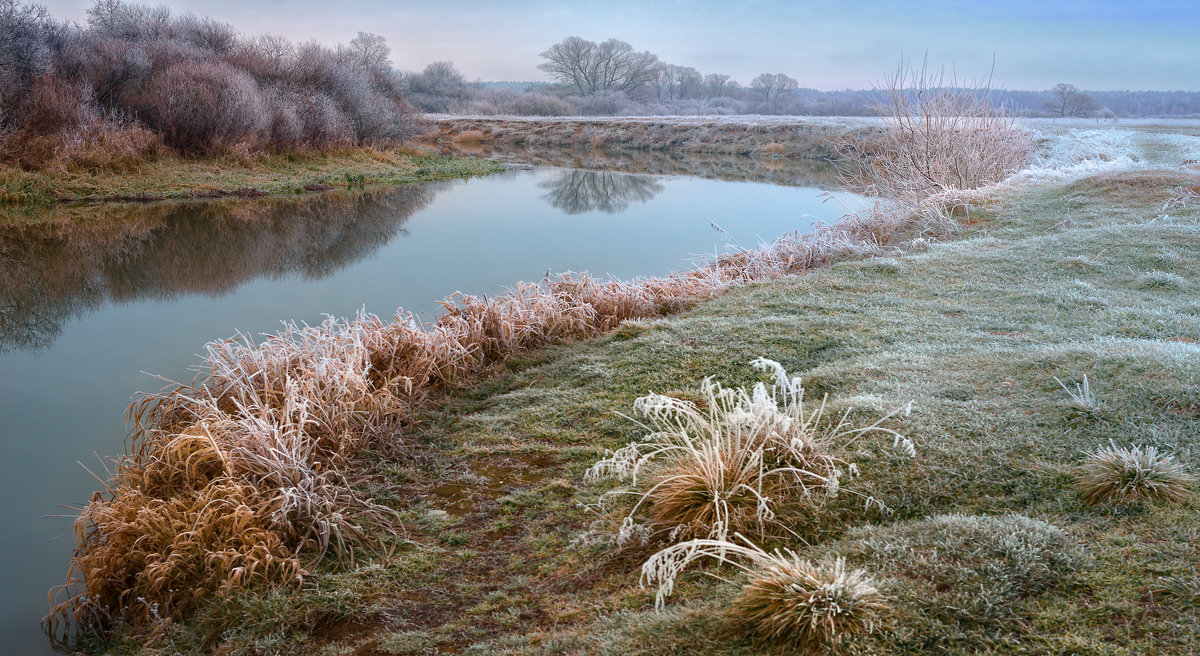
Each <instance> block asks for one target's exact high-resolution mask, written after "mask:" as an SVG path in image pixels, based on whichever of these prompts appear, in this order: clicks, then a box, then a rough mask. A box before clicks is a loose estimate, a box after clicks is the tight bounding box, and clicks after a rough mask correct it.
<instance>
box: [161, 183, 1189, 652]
mask: <svg viewBox="0 0 1200 656" xmlns="http://www.w3.org/2000/svg"><path fill="white" fill-rule="evenodd" d="M1198 193H1200V175H1197V174H1196V173H1195V172H1189V171H1187V170H1179V171H1131V172H1121V173H1112V174H1105V175H1101V176H1096V177H1089V178H1084V179H1079V180H1061V181H1057V182H1053V183H1046V184H1039V185H1033V186H1027V187H1023V188H1020V189H1019V190H1010V191H1008V192H1005V193H1002V194H999V195H997V196H996V197H995V199H994V200H995V202H994V203H992V204H991V205H990V206H989V207H987V208H983V209H979V210H978V211H977V212H975V213H974V214H973V215H972V222H971V225H968V226H963V227H962V228H961V230H962V231H961V232H960V233H959V234H958V236H957V239H955V240H953V241H950V242H946V243H942V244H935V245H933V246H932V247H931V248H930V249H929V250H927V251H924V252H920V253H911V254H908V255H906V256H904V257H900V258H876V259H870V260H865V261H861V262H847V263H841V264H835V265H833V266H831V267H829V268H826V269H822V270H817V271H813V272H810V273H808V274H806V275H802V276H793V277H786V278H781V279H778V280H775V281H773V282H770V283H767V284H761V285H755V286H751V287H747V288H741V289H735V290H732V291H730V292H727V293H725V294H724V295H722V296H721V297H719V298H717V299H715V300H712V301H709V302H707V303H704V304H701V305H700V306H698V307H696V308H694V309H692V310H690V311H687V312H685V313H683V314H681V315H679V316H675V317H669V318H658V319H652V320H639V321H633V322H627V323H626V324H625V325H624V326H623V327H621V328H619V329H618V330H616V331H615V332H612V333H609V334H607V335H605V336H603V337H601V338H599V339H596V340H592V341H588V342H583V343H576V344H571V345H567V346H551V347H548V348H545V349H542V350H540V351H537V352H534V353H531V354H528V355H525V356H522V357H520V358H519V359H516V360H513V361H510V362H509V363H507V364H506V365H505V367H504V371H503V372H502V373H501V375H499V376H498V377H496V378H494V379H492V380H490V381H488V382H485V383H483V384H480V385H478V386H475V387H474V388H472V389H470V390H466V391H463V392H461V393H459V394H456V395H455V396H454V397H453V398H449V399H446V400H445V401H444V402H443V403H441V404H439V405H438V406H436V407H434V408H432V409H430V410H429V411H428V412H427V413H425V414H423V415H422V419H421V421H420V422H419V423H418V424H417V426H418V427H419V428H417V429H415V430H414V431H413V432H412V433H411V434H410V435H409V437H408V439H406V440H405V444H406V445H408V446H409V448H411V449H413V451H412V452H411V453H410V454H409V456H408V457H406V458H404V459H402V460H400V461H396V460H387V459H382V460H378V461H376V463H375V465H374V467H373V470H374V471H375V472H377V474H378V476H379V479H378V482H377V483H376V484H375V485H374V486H373V487H372V489H373V490H375V492H374V494H375V495H376V497H375V498H377V499H379V500H383V501H386V502H387V503H388V504H389V505H391V506H392V507H394V508H396V509H397V510H398V511H399V512H400V513H402V517H403V520H404V523H405V526H406V527H408V529H409V533H408V534H407V536H406V541H404V542H403V543H397V544H396V549H397V551H396V552H395V553H394V554H393V555H392V557H391V558H390V559H378V560H373V561H371V562H369V563H363V564H361V565H360V566H358V567H356V568H353V569H351V570H349V571H341V572H337V573H333V572H330V573H328V574H324V575H318V576H317V577H315V578H314V579H312V580H310V581H309V582H308V583H307V584H306V585H305V587H304V588H303V589H301V590H300V591H299V592H283V591H280V592H277V593H273V594H272V595H270V596H268V597H266V598H261V597H250V596H239V597H235V598H232V599H229V600H227V601H225V602H223V603H222V604H218V605H215V606H212V607H210V608H209V609H208V612H207V614H205V615H204V616H202V619H201V620H200V621H199V622H197V623H194V624H192V625H190V626H189V627H187V628H186V629H185V630H183V631H181V632H180V633H178V634H176V635H175V637H174V638H173V640H176V641H177V642H172V643H171V644H173V645H186V644H198V643H196V642H190V641H196V640H200V639H201V637H202V636H203V635H205V633H204V632H205V631H206V630H207V631H211V630H212V627H217V626H229V625H231V621H232V619H233V618H234V617H238V618H240V619H241V622H240V623H239V629H237V630H235V631H233V632H232V633H227V634H225V636H224V638H223V642H222V644H223V648H225V649H229V650H231V651H233V652H235V653H237V652H245V653H253V652H255V651H256V650H262V649H266V650H268V651H269V650H272V649H279V650H281V651H289V650H291V651H294V652H296V653H316V654H338V653H371V654H417V653H453V652H456V651H460V650H462V649H467V648H470V649H471V651H472V653H484V654H544V653H572V654H645V655H647V656H649V655H651V654H662V653H696V652H697V651H703V652H705V653H713V654H753V653H759V652H758V651H757V650H756V648H755V647H754V646H753V645H752V644H751V643H749V642H746V641H744V640H738V639H736V638H735V639H730V637H729V633H728V631H727V628H728V627H727V625H726V622H725V619H724V618H725V609H726V607H727V604H728V603H729V602H730V600H731V599H732V598H733V596H734V595H736V593H737V591H738V589H739V587H740V585H741V584H742V580H741V579H740V577H737V576H735V575H734V574H731V573H729V572H721V574H722V575H723V576H733V580H732V581H730V582H721V581H717V580H713V579H711V578H708V577H705V576H702V575H700V574H693V575H691V576H688V577H685V579H683V580H682V581H681V583H680V585H679V588H678V589H677V591H676V597H677V598H678V599H679V601H678V602H672V603H671V604H669V605H668V608H667V610H666V611H665V612H663V613H657V612H656V611H655V610H654V608H653V606H654V594H653V591H652V590H645V589H640V588H639V586H638V584H637V582H638V578H639V574H638V567H639V566H640V564H641V562H642V560H644V558H645V557H646V555H647V554H648V551H647V547H638V546H636V545H634V546H626V547H624V548H619V547H617V546H615V545H614V544H613V542H612V539H613V536H614V535H615V533H616V530H617V528H618V525H619V523H620V517H619V514H617V515H614V514H611V513H606V512H604V511H603V510H602V509H601V512H597V506H596V500H597V498H598V497H599V496H600V495H601V494H603V493H604V492H605V491H607V490H609V489H611V486H612V484H611V483H586V482H585V481H584V472H585V471H586V470H587V469H588V467H589V466H590V465H592V464H593V463H594V462H596V460H598V459H599V458H601V457H603V456H604V454H605V452H606V451H608V450H611V449H615V448H618V447H620V446H622V445H624V444H625V443H627V442H628V441H629V440H630V439H632V438H633V437H635V436H637V435H639V434H641V429H640V428H639V427H638V426H637V425H635V424H633V423H632V422H630V421H629V420H628V419H625V418H623V417H622V416H620V415H619V414H618V413H628V412H629V411H630V408H631V406H632V404H633V401H634V399H635V398H637V397H638V396H640V395H642V394H644V393H645V392H646V391H648V390H655V391H660V392H664V393H670V394H677V395H681V396H683V397H684V398H693V397H692V396H689V395H692V394H694V390H695V388H696V386H697V385H698V384H699V382H700V381H699V378H700V377H702V376H704V375H716V376H717V377H718V379H719V380H720V381H722V382H724V383H728V384H731V385H732V384H750V383H753V382H755V381H756V380H759V378H758V377H757V376H756V375H755V374H753V373H752V372H751V371H750V370H749V368H748V367H747V366H746V365H747V363H748V362H749V361H750V360H752V359H754V358H756V357H760V356H766V357H770V358H774V359H777V360H779V361H780V362H782V363H783V364H784V365H785V366H786V367H787V368H788V370H789V371H791V372H793V373H795V374H797V375H801V376H803V379H804V381H805V384H806V387H807V388H808V390H809V393H810V394H815V395H816V396H817V398H819V397H820V395H822V394H825V393H828V394H830V395H831V399H832V400H833V402H834V404H835V407H836V408H838V409H841V408H845V407H850V406H854V407H857V408H859V409H860V410H859V411H858V412H859V413H863V414H864V415H865V416H872V415H877V414H879V413H882V412H883V411H885V410H886V409H888V408H892V407H896V406H898V405H901V404H903V403H905V402H907V401H909V400H913V401H915V404H914V411H913V414H912V415H911V416H910V417H908V418H906V419H904V420H902V421H900V422H897V423H896V424H895V427H896V428H898V429H900V430H902V431H903V432H904V433H905V435H906V436H908V437H909V438H910V439H912V440H913V441H914V443H915V444H916V453H917V455H916V456H915V457H913V458H909V457H905V456H903V455H902V454H898V453H897V452H895V451H893V450H892V449H890V448H888V447H889V446H890V445H889V444H871V443H862V444H857V445H855V446H854V447H853V448H850V449H848V450H844V451H839V454H840V455H843V456H844V457H849V458H853V460H854V461H855V462H856V463H858V465H859V466H860V467H861V468H862V476H861V478H859V479H856V480H854V481H851V482H849V483H847V484H846V485H847V487H848V488H849V489H852V490H854V491H856V492H857V493H858V494H866V495H870V496H871V497H872V498H876V499H879V500H882V501H883V502H884V503H886V504H887V507H888V509H887V510H886V511H883V510H880V509H879V508H868V509H864V508H863V505H862V498H861V497H859V496H854V495H846V496H844V497H842V498H841V499H840V500H838V501H835V502H834V503H833V504H832V505H831V506H830V507H828V508H826V509H825V511H823V512H822V513H820V514H819V515H817V516H815V517H814V516H811V515H805V514H804V513H803V512H800V514H799V515H790V516H789V517H791V521H792V522H793V523H791V524H790V526H791V527H792V529H793V530H795V531H797V532H799V533H800V534H801V536H802V537H804V538H805V539H806V540H807V541H808V542H809V545H810V546H803V544H802V543H799V542H797V541H796V540H794V539H790V538H783V539H778V538H777V539H776V540H773V541H770V542H768V543H767V546H768V547H775V546H786V547H789V548H794V549H800V550H801V553H802V554H803V555H805V556H808V557H814V558H828V557H832V556H834V555H844V556H846V557H848V558H849V559H850V562H851V563H852V564H853V566H855V567H864V568H867V569H868V571H883V572H887V575H886V576H884V577H883V578H882V579H881V580H882V581H883V583H882V589H883V590H884V591H885V593H886V594H888V595H889V596H890V598H891V600H892V601H891V603H892V605H893V609H894V615H893V616H892V617H891V619H890V620H889V622H888V624H887V625H886V626H885V627H884V628H883V630H882V631H878V632H876V633H875V634H873V635H872V636H869V637H868V638H866V639H865V640H857V639H856V640H855V642H854V643H852V644H851V647H852V648H853V649H855V650H856V651H855V652H854V653H860V651H858V650H861V653H888V654H908V653H912V654H916V653H928V650H929V649H930V648H931V645H932V646H935V647H936V649H937V650H938V652H939V653H949V654H968V653H997V654H998V653H1012V651H1013V650H1016V649H1019V650H1021V651H1022V653H1030V654H1059V653H1062V652H1063V650H1064V649H1069V650H1072V651H1074V652H1076V653H1095V654H1139V653H1162V654H1179V655H1183V654H1188V653H1191V652H1192V651H1193V650H1194V647H1195V645H1196V644H1197V641H1198V640H1200V634H1198V633H1197V626H1200V607H1198V606H1197V605H1196V604H1195V603H1194V596H1189V595H1194V592H1188V591H1189V590H1194V589H1195V586H1196V585H1197V580H1196V578H1195V577H1196V574H1195V570H1194V564H1195V562H1196V561H1197V559H1200V552H1198V551H1197V548H1198V543H1197V542H1196V540H1195V539H1194V536H1195V535H1196V533H1197V532H1198V531H1200V521H1198V520H1197V517H1198V516H1200V515H1198V514H1197V513H1196V510H1197V507H1198V506H1200V499H1198V498H1197V495H1196V493H1195V492H1193V493H1192V494H1191V495H1190V496H1189V497H1188V498H1187V500H1186V501H1184V502H1183V503H1179V504H1160V505H1153V504H1151V505H1148V506H1141V507H1121V506H1117V507H1104V506H1102V507H1091V506H1087V505H1085V504H1083V503H1082V502H1081V501H1080V498H1079V495H1078V492H1077V491H1076V490H1075V489H1074V481H1075V472H1076V471H1077V468H1078V466H1079V463H1080V461H1081V460H1082V459H1083V457H1084V453H1085V452H1086V451H1089V450H1094V449H1096V448H1098V447H1099V446H1101V445H1103V444H1106V443H1107V441H1108V440H1110V439H1111V440H1113V441H1115V442H1116V443H1118V444H1130V443H1135V444H1152V445H1157V446H1159V447H1161V448H1164V449H1168V450H1170V451H1171V452H1172V453H1174V454H1175V455H1176V457H1177V458H1179V460H1180V461H1181V462H1182V463H1183V464H1184V465H1185V466H1186V467H1188V468H1190V469H1191V470H1192V471H1196V470H1198V469H1200V448H1198V445H1197V443H1196V440H1195V436H1196V435H1197V434H1198V433H1200V413H1197V412H1196V411H1195V406H1196V399H1195V389H1196V387H1195V386H1196V370H1197V369H1196V367H1197V366H1198V365H1197V362H1198V361H1200V351H1198V350H1197V346H1196V344H1197V342H1200V323H1197V321H1196V308H1197V307H1198V303H1200V296H1198V295H1197V293H1196V290H1197V289H1198V288H1200V277H1197V274H1196V272H1195V269H1194V268H1193V267H1191V266H1190V265H1189V263H1191V262H1194V261H1196V258H1198V257H1200V202H1197V196H1196V194H1198ZM1168 205H1169V206H1170V211H1169V212H1164V211H1163V208H1164V206H1168ZM1085 375H1086V376H1088V378H1089V380H1090V381H1091V382H1092V385H1093V386H1094V389H1095V390H1096V394H1097V396H1098V398H1099V400H1100V406H1099V409H1098V410H1096V411H1094V412H1093V411H1090V410H1087V411H1085V410H1081V409H1079V408H1078V407H1076V406H1075V404H1074V403H1073V401H1072V399H1071V398H1070V397H1069V395H1068V394H1066V393H1065V392H1064V390H1063V388H1062V387H1061V386H1060V385H1059V384H1058V383H1057V382H1056V381H1055V377H1058V378H1060V379H1062V380H1063V381H1067V382H1068V384H1070V383H1071V382H1078V381H1081V380H1082V378H1083V376H1085ZM953 513H959V514H962V515H966V516H983V517H994V518H1000V519H998V520H996V521H999V522H1001V524H998V526H1000V527H1001V529H1002V530H1001V531H1000V533H993V532H989V530H988V529H979V528H978V527H979V526H987V523H986V522H987V521H988V520H983V519H969V518H966V519H952V520H944V521H941V523H939V522H927V521H923V520H924V519H925V518H927V517H931V516H939V515H946V514H953ZM1014 513H1016V514H1021V515H1024V516H1027V517H1030V518H1032V519H1031V521H1033V522H1034V523H1028V522H1027V524H1028V526H1027V527H1025V528H1021V529H1020V531H1018V530H1017V529H1016V528H1014V527H1013V526H1010V525H1007V524H1003V522H1005V521H1010V520H1007V519H1004V518H1005V517H1008V516H1010V515H1011V514H1014ZM1014 521H1015V520H1014ZM1020 521H1022V522H1024V521H1026V520H1020ZM947 526H950V527H951V530H956V531H960V533H957V534H956V535H962V534H963V533H961V532H962V531H967V533H966V534H967V535H969V536H970V537H968V538H967V542H966V543H963V542H956V541H954V540H949V541H947V540H948V538H947V537H946V535H945V534H944V531H945V530H946V527H947ZM1014 526H1015V525H1014ZM955 527H957V528H955ZM1005 527H1007V528H1005ZM1028 527H1032V528H1028ZM970 531H977V532H970ZM1039 531H1041V532H1043V533H1044V534H1045V535H1050V536H1058V535H1060V534H1058V533H1055V531H1062V532H1063V533H1062V534H1061V535H1065V536H1066V537H1065V540H1066V544H1067V545H1069V547H1067V546H1063V545H1062V544H1061V543H1059V546H1057V547H1053V548H1055V549H1067V550H1068V551H1069V552H1070V553H1072V554H1077V555H1074V556H1070V557H1068V556H1067V555H1063V556H1062V558H1061V559H1057V560H1056V559H1055V558H1050V559H1049V560H1048V561H1040V562H1043V563H1046V562H1048V563H1051V564H1052V565H1050V566H1049V567H1050V569H1046V566H1045V565H1039V566H1038V567H1035V568H1033V569H1028V568H1026V569H1023V566H1022V563H1024V562H1025V561H1023V560H1022V558H1026V557H1027V556H1026V555H1025V554H1019V553H1018V552H1014V551H1012V549H1013V548H1015V547H1012V546H1011V545H1010V546H1008V547H1006V546H1005V545H1006V544H1009V543H1008V542H1006V541H1007V540H1010V538H1011V537H1012V536H1013V535H1031V534H1036V533H1038V532H1039ZM1040 536H1041V534H1039V535H1034V538H1039V537H1040ZM1034 541H1035V542H1036V539H1034ZM888 544H899V545H904V549H914V550H916V552H919V553H922V554H925V555H924V556H923V558H922V559H919V560H918V561H916V562H915V563H912V562H910V561H905V560H903V558H902V557H901V556H898V555H895V554H894V553H892V552H888V551H886V545H888ZM881 545H883V546H881ZM954 545H958V546H954ZM652 548H653V547H649V549H652ZM1046 548H1050V547H1046ZM881 549H883V550H884V551H882V552H881V551H880V550H881ZM1064 553H1065V552H1064ZM888 554H891V555H888ZM1078 554H1082V555H1078ZM1035 556H1036V554H1035ZM1029 557H1032V556H1029ZM710 571H711V572H714V573H717V572H716V570H710ZM349 600H353V602H352V603H351V602H350V601H349ZM298 617H299V618H303V621H302V622H299V623H298V622H297V621H296V618H298ZM223 618H224V619H223ZM246 618H249V619H246ZM1131 618H1137V622H1136V624H1130V622H1129V620H1130V619H1131Z"/></svg>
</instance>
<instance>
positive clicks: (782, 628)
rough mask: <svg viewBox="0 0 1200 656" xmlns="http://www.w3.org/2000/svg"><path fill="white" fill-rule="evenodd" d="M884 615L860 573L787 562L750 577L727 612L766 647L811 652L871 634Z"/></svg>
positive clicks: (835, 565) (836, 565) (880, 600)
mask: <svg viewBox="0 0 1200 656" xmlns="http://www.w3.org/2000/svg"><path fill="white" fill-rule="evenodd" d="M888 611H889V608H888V604H887V602H886V601H885V599H884V597H883V595H882V594H880V592H879V590H877V589H876V588H875V586H874V584H873V583H872V581H871V580H870V578H869V577H868V576H867V574H866V572H864V571H863V570H860V569H855V570H848V569H847V568H846V561H845V560H843V559H841V558H838V559H835V560H833V561H832V562H828V563H812V562H809V561H806V560H800V559H798V558H795V557H791V558H787V559H778V561H777V562H771V563H770V564H768V565H766V566H764V567H763V568H762V569H761V570H759V571H756V572H753V573H751V574H750V575H749V581H748V582H747V583H746V586H745V587H743V588H742V593H741V595H740V596H738V598H737V600H736V601H734V603H733V605H732V606H730V608H729V611H728V613H729V615H730V617H731V619H732V620H733V621H734V624H735V625H737V626H739V627H741V629H742V630H743V631H744V632H746V633H748V634H750V635H751V636H753V638H754V640H755V641H756V642H757V643H758V644H759V645H760V646H762V647H764V648H768V649H770V648H776V649H780V650H783V651H786V652H788V653H795V652H800V653H812V652H817V651H819V650H823V649H826V648H829V647H836V646H837V645H840V644H841V643H842V642H843V641H845V640H846V639H847V638H850V637H853V636H855V635H861V634H867V633H871V632H873V631H874V630H875V629H876V627H878V626H879V624H880V623H881V621H882V620H883V618H884V616H885V615H886V614H887V613H888Z"/></svg>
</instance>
